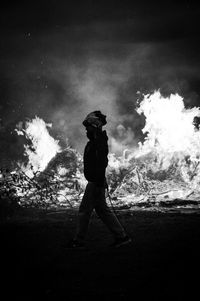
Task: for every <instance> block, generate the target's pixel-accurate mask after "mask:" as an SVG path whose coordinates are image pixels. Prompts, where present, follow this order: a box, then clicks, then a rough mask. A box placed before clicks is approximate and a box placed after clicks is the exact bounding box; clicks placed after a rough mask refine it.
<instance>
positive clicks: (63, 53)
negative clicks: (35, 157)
mask: <svg viewBox="0 0 200 301" xmlns="http://www.w3.org/2000/svg"><path fill="white" fill-rule="evenodd" d="M137 26H138V28H139V23H137ZM118 28H120V30H119V33H118V31H117V29H118ZM132 29H133V24H132V23H129V24H128V27H127V24H126V26H125V27H123V25H122V23H120V24H119V25H117V24H116V23H114V22H104V23H101V22H96V23H95V22H93V23H91V24H89V25H87V24H86V25H80V24H79V26H77V25H76V26H71V27H69V28H68V27H66V26H65V27H63V28H60V29H57V30H47V29H46V31H44V32H36V33H32V32H31V33H30V34H29V33H28V32H27V33H25V34H21V33H20V34H19V33H17V34H16V35H15V36H14V35H13V36H10V37H9V38H7V44H8V45H9V49H10V52H9V53H4V56H3V57H2V60H1V61H0V63H1V67H2V68H1V70H2V71H1V78H4V86H3V88H2V89H1V103H2V105H1V108H0V113H1V115H0V117H1V118H2V119H5V117H4V116H6V119H5V120H4V122H5V123H8V124H10V123H11V122H12V124H16V123H18V122H19V121H21V120H22V121H23V120H24V119H25V118H34V117H35V116H39V117H41V118H43V119H44V120H45V122H47V123H52V128H51V129H50V134H51V135H53V137H54V138H55V139H58V140H60V143H61V146H63V147H64V146H66V145H67V144H68V143H69V144H70V145H71V146H72V147H74V148H76V149H77V150H78V151H80V152H82V151H83V148H84V145H85V142H86V136H85V131H84V127H83V126H82V121H83V119H84V118H85V115H86V114H88V113H89V112H90V111H93V110H101V111H102V112H103V113H104V114H106V115H107V120H108V124H107V126H106V129H107V131H108V134H109V137H110V139H109V143H110V151H112V152H116V153H117V154H120V152H123V150H124V149H126V148H134V147H135V146H137V143H138V142H139V141H142V139H144V135H143V133H142V128H143V127H144V116H140V115H139V114H138V113H137V112H136V107H137V100H138V98H139V97H140V96H139V95H138V93H137V91H140V92H141V93H144V94H147V93H151V92H153V91H154V90H157V89H160V91H161V93H162V94H163V95H169V94H171V93H179V94H180V95H182V96H183V97H184V101H185V104H186V106H194V105H197V103H198V100H199V93H200V91H199V87H198V85H197V84H195V83H197V82H198V80H199V71H198V70H199V66H198V64H195V60H194V57H195V56H198V54H196V53H194V54H193V57H191V56H190V51H189V50H188V49H189V48H188V46H187V45H185V43H184V41H174V40H172V41H171V40H168V39H166V40H163V39H162V40H159V41H157V40H156V39H152V40H148V39H147V36H146V35H145V34H144V35H143V39H142V36H141V38H140V39H139V35H138V31H137V30H136V29H134V31H132ZM126 30H127V31H126ZM143 30H144V27H143ZM136 33H137V34H136ZM124 36H125V38H124ZM10 46H12V47H10ZM180 50H181V51H180Z"/></svg>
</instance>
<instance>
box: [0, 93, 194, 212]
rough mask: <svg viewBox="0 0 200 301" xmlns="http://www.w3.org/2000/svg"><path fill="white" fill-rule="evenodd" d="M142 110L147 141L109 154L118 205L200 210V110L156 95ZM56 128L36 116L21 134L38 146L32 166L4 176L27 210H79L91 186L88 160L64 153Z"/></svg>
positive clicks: (27, 151) (1, 176) (33, 151)
mask: <svg viewBox="0 0 200 301" xmlns="http://www.w3.org/2000/svg"><path fill="white" fill-rule="evenodd" d="M136 110H137V112H138V114H143V115H144V116H145V120H146V122H145V126H144V128H143V133H144V134H145V135H146V137H145V140H144V142H143V143H141V142H140V143H139V144H138V147H137V148H134V149H127V150H125V151H124V153H123V155H122V156H116V155H115V154H113V153H110V154H109V165H108V168H107V181H108V184H109V187H110V194H111V197H112V199H113V203H114V204H115V205H116V206H121V207H129V208H131V207H132V208H133V207H136V206H144V207H151V208H158V207H159V208H160V207H161V206H168V205H169V206H170V204H176V205H178V206H183V205H184V206H191V205H192V206H193V207H197V208H198V207H199V201H198V200H199V196H200V189H199V184H200V131H199V128H198V122H196V123H195V120H197V121H198V120H199V117H200V109H199V108H197V107H194V108H189V109H186V108H185V106H184V102H183V98H182V97H181V96H179V95H178V94H171V95H170V96H169V97H163V96H162V95H161V94H160V92H159V91H155V92H154V93H153V94H149V95H144V96H143V100H142V101H141V102H140V103H139V104H138V107H137V109H136ZM50 126H51V125H50V124H46V123H45V122H44V121H43V120H42V119H40V118H39V117H36V118H35V119H33V120H32V121H29V122H27V123H26V126H25V128H24V129H20V130H17V132H18V134H19V135H25V136H27V137H28V138H29V140H31V141H32V145H31V147H30V146H27V145H25V154H26V156H27V158H28V163H27V164H21V163H20V164H19V168H18V169H15V170H13V171H12V172H10V173H9V174H6V175H5V173H4V174H3V172H2V173H1V174H0V179H1V189H3V188H5V189H7V188H6V187H12V189H13V187H14V190H13V191H14V192H13V193H14V194H15V195H16V196H17V198H18V202H19V203H20V204H21V205H23V206H39V207H47V208H49V207H52V206H54V207H60V206H64V207H69V206H71V207H76V206H78V204H79V202H80V200H81V197H82V194H83V192H84V188H85V185H86V181H85V179H84V176H83V162H82V156H81V155H80V154H79V153H78V152H77V151H76V150H75V149H73V148H71V147H70V146H68V147H67V148H65V149H61V147H60V146H59V142H58V141H56V140H55V139H54V138H53V137H51V136H50V134H49V131H48V127H50ZM8 184H9V185H10V186H9V185H8ZM5 185H7V186H5ZM7 194H8V192H7Z"/></svg>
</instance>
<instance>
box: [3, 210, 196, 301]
mask: <svg viewBox="0 0 200 301" xmlns="http://www.w3.org/2000/svg"><path fill="white" fill-rule="evenodd" d="M76 215H77V211H75V210H66V211H64V210H63V211H60V212H43V211H30V212H29V211H27V212H25V213H24V212H23V214H21V215H18V216H17V217H12V218H11V219H9V220H7V221H4V222H1V224H0V233H1V251H2V255H1V259H2V260H1V261H2V269H1V275H2V276H3V277H2V280H1V285H2V288H3V290H1V293H2V294H3V291H5V298H4V299H2V300H7V299H9V297H11V296H12V297H14V298H17V297H21V298H23V297H24V298H25V299H26V300H31V299H34V300H37V299H39V298H41V299H53V300H75V299H79V300H81V299H82V298H87V299H93V300H95V299H97V298H99V299H100V298H102V300H103V298H106V299H107V300H111V299H112V298H117V299H120V300H127V299H128V298H129V297H131V299H132V300H143V299H144V298H145V299H146V298H148V299H149V298H150V297H152V299H153V300H155V299H158V300H163V298H170V299H171V298H172V299H173V298H176V299H177V300H179V298H180V300H181V299H182V297H185V296H186V295H187V296H188V298H190V300H194V296H195V294H196V293H198V292H199V271H200V262H199V254H200V243H199V242H200V218H199V213H198V212H193V213H181V212H178V211H177V212H168V213H162V212H150V211H145V210H143V211H142V210H138V211H137V210H135V211H128V210H127V211H123V210H122V211H120V212H118V216H119V218H120V221H121V222H122V223H123V225H125V227H126V229H127V231H128V233H129V234H130V235H131V237H132V239H133V243H132V244H131V245H129V246H124V247H121V248H119V249H112V248H110V243H111V242H112V236H111V234H110V233H109V232H108V230H107V229H106V227H105V226H104V224H103V223H102V222H101V220H100V219H99V218H98V217H97V216H96V215H95V214H94V215H93V217H92V220H91V224H90V228H89V233H88V238H87V249H86V250H67V249H65V248H63V246H62V245H63V244H64V243H65V242H67V241H68V240H69V239H70V238H72V237H73V233H74V231H75V226H76ZM13 300H14V299H13ZM188 300H189V299H188Z"/></svg>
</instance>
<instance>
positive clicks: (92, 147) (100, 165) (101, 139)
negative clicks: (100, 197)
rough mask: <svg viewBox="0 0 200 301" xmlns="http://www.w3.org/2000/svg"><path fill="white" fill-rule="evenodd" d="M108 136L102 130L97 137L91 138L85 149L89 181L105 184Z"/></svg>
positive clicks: (99, 184)
mask: <svg viewBox="0 0 200 301" xmlns="http://www.w3.org/2000/svg"><path fill="white" fill-rule="evenodd" d="M107 156H108V136H107V134H106V131H103V132H100V133H99V134H98V136H97V138H96V139H91V140H89V142H88V143H87V145H86V147H85V150H84V156H83V161H84V175H85V178H86V180H87V181H89V182H95V183H97V185H98V186H101V187H103V186H105V171H106V167H107V165H108V158H107Z"/></svg>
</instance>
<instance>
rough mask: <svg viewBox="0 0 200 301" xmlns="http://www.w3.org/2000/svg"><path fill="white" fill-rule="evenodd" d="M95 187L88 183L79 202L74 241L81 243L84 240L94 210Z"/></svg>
mask: <svg viewBox="0 0 200 301" xmlns="http://www.w3.org/2000/svg"><path fill="white" fill-rule="evenodd" d="M94 192H95V187H94V184H93V183H88V184H87V186H86V189H85V193H84V196H83V199H82V201H81V204H80V207H79V212H78V221H77V229H76V236H75V239H76V240H78V241H81V242H83V241H84V240H85V238H86V235H87V231H88V226H89V221H90V216H91V213H92V211H93V209H94V198H95V193H94Z"/></svg>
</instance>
